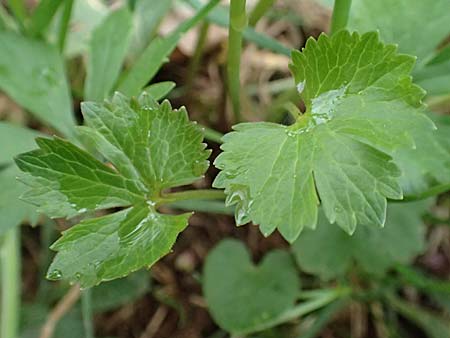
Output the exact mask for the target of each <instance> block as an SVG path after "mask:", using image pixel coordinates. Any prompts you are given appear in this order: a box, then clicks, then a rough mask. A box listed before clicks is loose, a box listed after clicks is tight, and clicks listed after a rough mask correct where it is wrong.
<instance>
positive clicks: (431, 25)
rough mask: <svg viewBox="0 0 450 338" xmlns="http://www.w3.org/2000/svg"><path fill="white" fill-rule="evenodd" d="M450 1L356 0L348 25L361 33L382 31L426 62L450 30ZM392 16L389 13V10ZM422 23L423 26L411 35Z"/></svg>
mask: <svg viewBox="0 0 450 338" xmlns="http://www.w3.org/2000/svg"><path fill="white" fill-rule="evenodd" d="M449 8H450V0H435V1H433V5H432V6H430V3H428V2H427V1H423V0H377V1H372V0H353V2H352V7H351V11H350V16H349V22H348V27H349V28H350V29H355V30H357V31H359V32H368V31H373V30H379V32H380V34H381V38H382V39H383V41H384V42H386V43H397V44H398V45H399V50H400V52H402V53H407V54H411V55H416V56H417V57H418V58H419V61H420V62H422V61H425V59H426V58H427V57H429V56H430V55H431V54H433V53H434V50H435V48H436V47H437V46H438V45H439V44H440V43H441V42H442V41H443V40H444V39H445V38H446V37H447V36H448V34H449V33H450V26H449V25H448V22H449V21H450V11H449V10H448V9H449ZM387 10H388V11H389V12H388V15H387V12H386V11H387ZM418 23H426V24H424V25H422V26H423V27H422V29H420V30H415V31H414V34H411V27H414V26H416V25H417V24H418Z"/></svg>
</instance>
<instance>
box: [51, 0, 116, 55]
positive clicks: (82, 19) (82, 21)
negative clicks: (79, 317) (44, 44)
mask: <svg viewBox="0 0 450 338" xmlns="http://www.w3.org/2000/svg"><path fill="white" fill-rule="evenodd" d="M108 13H109V9H108V6H107V5H106V4H104V3H103V2H102V1H98V0H92V1H74V3H73V8H72V14H71V16H70V23H69V32H68V34H67V37H66V40H67V41H66V44H65V48H64V55H65V56H66V57H67V58H74V57H76V56H79V55H80V54H83V53H85V52H86V50H87V49H88V45H89V39H90V38H91V35H92V31H93V30H94V29H95V28H96V27H97V26H98V25H99V24H100V23H101V22H102V20H103V18H104V17H105V16H107V15H108ZM58 14H60V17H58V19H59V21H60V20H62V19H63V18H62V14H63V13H62V12H60V13H58ZM59 21H58V22H56V23H57V24H56V25H55V27H54V32H53V33H54V35H56V36H52V38H53V39H54V40H57V39H58V37H57V35H58V34H59V23H60V22H59Z"/></svg>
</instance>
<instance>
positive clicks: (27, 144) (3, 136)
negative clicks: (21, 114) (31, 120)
mask: <svg viewBox="0 0 450 338" xmlns="http://www.w3.org/2000/svg"><path fill="white" fill-rule="evenodd" d="M39 135H40V134H39V133H38V132H36V131H34V130H32V129H28V128H23V127H21V126H19V125H16V124H13V123H8V122H0V144H1V147H2V150H1V152H0V166H3V165H6V164H9V163H12V162H13V161H14V156H16V155H18V154H20V153H23V152H25V151H29V150H31V149H33V148H34V147H35V143H34V139H35V138H36V137H38V136H39Z"/></svg>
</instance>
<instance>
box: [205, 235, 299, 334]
mask: <svg viewBox="0 0 450 338" xmlns="http://www.w3.org/2000/svg"><path fill="white" fill-rule="evenodd" d="M299 288H300V283H299V279H298V276H297V271H296V270H295V266H294V264H293V262H292V259H291V257H290V256H289V254H288V253H287V252H284V251H281V250H276V251H271V252H269V253H268V254H267V255H266V256H265V257H264V259H263V261H262V262H261V263H260V264H259V265H258V266H254V265H253V263H252V262H251V259H250V257H249V254H248V252H247V250H246V248H245V246H244V245H243V244H242V243H241V242H239V241H236V240H232V239H227V240H224V241H222V242H220V244H219V245H218V246H217V247H215V248H214V249H213V250H212V251H211V252H210V253H209V255H208V257H207V259H206V263H205V270H204V280H203V292H204V294H205V297H206V301H207V303H208V306H209V310H210V312H211V314H212V316H213V317H214V319H215V321H216V322H217V324H218V325H219V326H220V327H222V328H223V329H225V330H227V331H228V332H232V333H233V334H243V333H247V332H253V331H255V328H258V327H259V326H260V325H261V324H264V323H266V322H268V321H270V320H272V319H274V318H277V317H278V316H279V315H280V314H282V313H284V312H285V311H286V310H288V309H290V308H291V307H292V306H293V305H294V304H295V300H296V296H297V294H298V292H299ZM237 309H238V310H239V311H237Z"/></svg>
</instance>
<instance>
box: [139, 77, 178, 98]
mask: <svg viewBox="0 0 450 338" xmlns="http://www.w3.org/2000/svg"><path fill="white" fill-rule="evenodd" d="M174 88H175V82H172V81H165V82H159V83H154V84H152V85H150V86H148V87H146V88H145V89H144V91H145V92H146V93H147V94H148V95H150V96H151V97H152V98H153V99H155V100H156V101H159V100H161V99H163V98H165V97H166V96H167V95H168V94H169V93H170V92H171V91H172V89H174Z"/></svg>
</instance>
